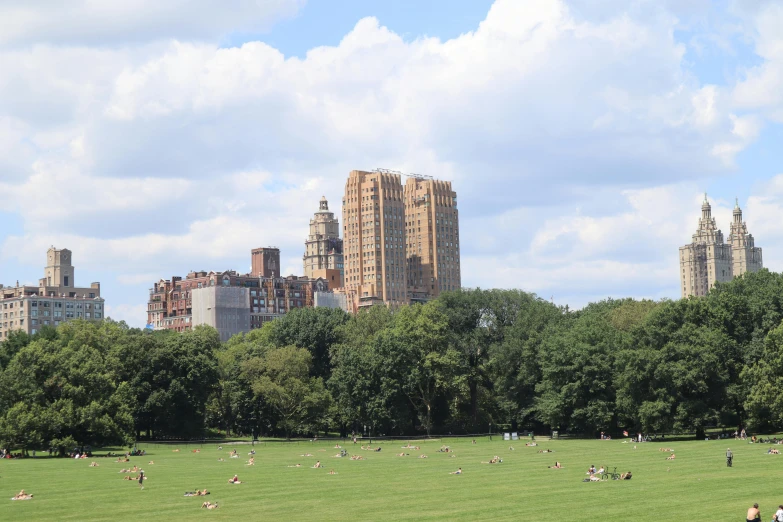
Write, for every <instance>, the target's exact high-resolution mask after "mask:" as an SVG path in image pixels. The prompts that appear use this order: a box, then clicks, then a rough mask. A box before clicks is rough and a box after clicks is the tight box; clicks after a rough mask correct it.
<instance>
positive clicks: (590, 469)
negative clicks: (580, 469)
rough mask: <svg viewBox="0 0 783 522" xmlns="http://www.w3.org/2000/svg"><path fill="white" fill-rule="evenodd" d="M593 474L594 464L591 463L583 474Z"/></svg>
mask: <svg viewBox="0 0 783 522" xmlns="http://www.w3.org/2000/svg"><path fill="white" fill-rule="evenodd" d="M594 474H595V466H594V465H592V464H591V465H590V467H589V468H587V473H585V475H594Z"/></svg>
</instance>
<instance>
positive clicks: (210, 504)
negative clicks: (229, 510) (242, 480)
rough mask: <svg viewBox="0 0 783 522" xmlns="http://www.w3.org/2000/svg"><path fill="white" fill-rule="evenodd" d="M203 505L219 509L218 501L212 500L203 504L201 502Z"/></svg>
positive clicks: (207, 507)
mask: <svg viewBox="0 0 783 522" xmlns="http://www.w3.org/2000/svg"><path fill="white" fill-rule="evenodd" d="M201 507H203V508H206V509H217V508H218V503H217V502H215V503H214V504H213V503H211V502H204V503H203V504H201Z"/></svg>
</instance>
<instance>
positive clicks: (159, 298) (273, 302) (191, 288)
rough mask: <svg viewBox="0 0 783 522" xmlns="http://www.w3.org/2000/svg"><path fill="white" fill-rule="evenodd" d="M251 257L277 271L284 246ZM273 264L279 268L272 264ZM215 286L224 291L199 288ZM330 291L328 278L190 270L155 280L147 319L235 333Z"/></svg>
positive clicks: (162, 325)
mask: <svg viewBox="0 0 783 522" xmlns="http://www.w3.org/2000/svg"><path fill="white" fill-rule="evenodd" d="M261 251H263V252H261ZM251 258H252V262H253V267H254V269H255V268H257V269H258V272H262V273H263V271H264V270H269V273H270V274H271V273H272V271H273V270H274V271H277V270H279V268H277V267H279V266H280V264H279V263H280V251H279V250H277V249H269V248H267V249H254V250H253V251H251ZM256 262H258V264H259V265H258V266H256ZM272 265H274V268H270V267H271V266H272ZM255 271H256V270H254V272H255ZM216 287H220V288H221V289H223V290H210V291H208V292H200V290H203V289H215V288H216ZM228 289H231V290H228ZM234 289H242V290H244V292H239V291H236V290H234ZM328 290H329V282H328V281H327V280H326V279H323V278H316V279H310V278H308V277H297V276H287V277H280V276H279V275H275V276H271V275H270V276H263V275H262V276H258V275H256V274H255V273H252V274H239V273H237V272H236V271H233V270H227V271H225V272H203V271H201V272H191V273H189V274H188V275H187V276H186V277H185V278H184V279H183V278H182V277H179V276H174V277H172V278H171V279H166V280H164V279H161V280H160V281H158V282H157V283H154V284H153V286H152V288H150V298H149V301H148V303H147V324H148V325H150V327H151V328H152V329H154V330H175V331H178V332H183V331H185V330H190V329H192V328H193V326H194V325H195V324H206V325H209V326H212V327H214V328H217V329H218V331H221V329H222V330H224V331H225V332H226V335H229V333H230V332H233V333H230V335H234V334H236V333H239V332H240V331H243V332H246V331H250V330H253V329H255V328H260V327H261V326H263V324H264V323H266V322H268V321H271V320H273V319H275V318H277V317H280V316H281V315H283V314H285V313H287V312H289V311H290V310H292V309H294V308H306V307H313V306H314V298H313V294H314V293H315V292H319V291H320V292H326V291H328ZM245 297H246V298H247V302H246V303H245V301H244V299H245ZM240 302H241V303H245V304H246V309H247V323H245V314H244V312H242V313H240V312H238V311H237V309H238V308H240V307H241V306H240V304H237V303H240ZM213 303H214V304H213ZM195 321H198V322H197V323H196V322H195ZM245 325H247V327H246V326H245ZM230 335H229V337H230ZM221 337H222V334H221Z"/></svg>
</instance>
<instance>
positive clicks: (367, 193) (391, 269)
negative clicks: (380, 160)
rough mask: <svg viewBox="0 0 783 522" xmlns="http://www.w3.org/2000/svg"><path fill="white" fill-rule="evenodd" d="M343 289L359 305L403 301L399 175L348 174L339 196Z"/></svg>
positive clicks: (405, 299) (405, 300) (402, 213)
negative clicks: (341, 206) (351, 295)
mask: <svg viewBox="0 0 783 522" xmlns="http://www.w3.org/2000/svg"><path fill="white" fill-rule="evenodd" d="M343 251H344V255H343V257H344V265H345V270H344V272H345V273H344V286H345V288H346V290H347V291H348V293H352V294H353V295H355V296H356V299H357V301H358V306H359V307H364V306H372V305H374V304H379V303H385V304H388V305H391V306H398V305H401V304H406V303H408V292H407V281H406V280H407V277H406V273H405V266H406V262H405V204H404V196H403V188H402V181H401V176H400V174H399V173H394V172H391V171H387V170H382V169H378V170H375V171H373V172H366V171H361V170H353V171H351V173H350V174H349V175H348V180H347V181H346V183H345V195H344V196H343Z"/></svg>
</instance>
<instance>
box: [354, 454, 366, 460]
mask: <svg viewBox="0 0 783 522" xmlns="http://www.w3.org/2000/svg"><path fill="white" fill-rule="evenodd" d="M351 460H364V457H362V456H361V455H351Z"/></svg>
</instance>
